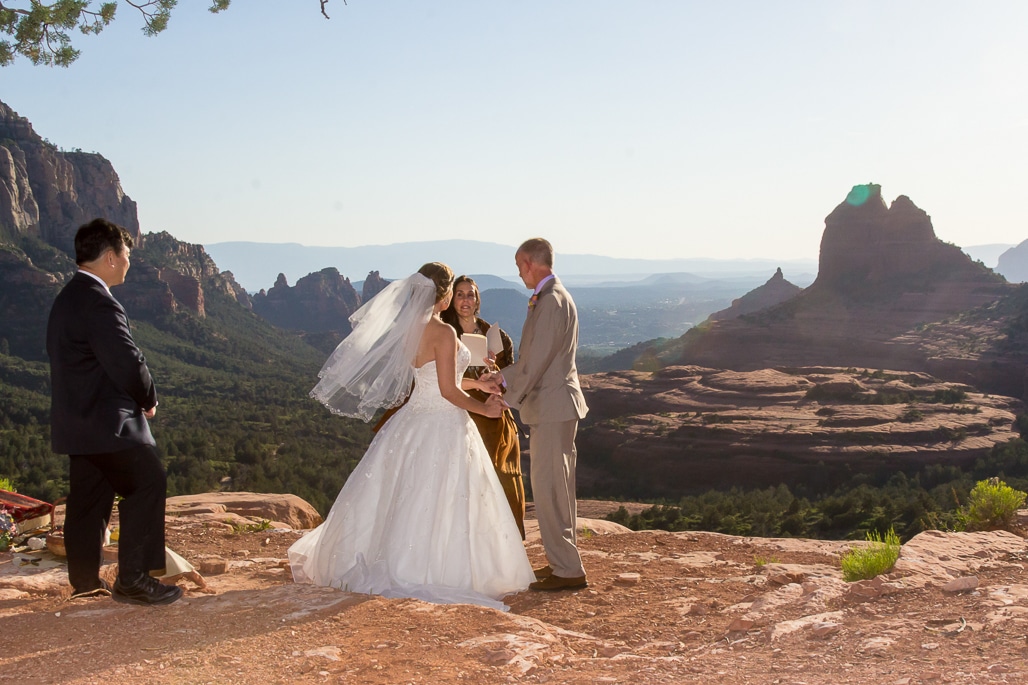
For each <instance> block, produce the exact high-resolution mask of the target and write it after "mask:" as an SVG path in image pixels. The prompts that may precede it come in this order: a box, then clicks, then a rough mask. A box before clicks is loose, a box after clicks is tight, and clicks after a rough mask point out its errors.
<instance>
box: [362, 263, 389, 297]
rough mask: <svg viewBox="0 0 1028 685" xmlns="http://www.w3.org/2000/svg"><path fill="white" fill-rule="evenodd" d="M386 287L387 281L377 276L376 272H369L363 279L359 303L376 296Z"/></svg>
mask: <svg viewBox="0 0 1028 685" xmlns="http://www.w3.org/2000/svg"><path fill="white" fill-rule="evenodd" d="M387 285H389V281H387V280H386V279H384V278H382V277H381V276H379V274H378V272H377V271H372V272H370V273H369V274H368V277H367V278H365V279H364V287H363V288H362V289H361V303H364V302H367V301H368V300H370V299H371V298H373V297H374V296H375V295H378V294H379V293H380V292H382V289H383V288H385V287H386V286H387Z"/></svg>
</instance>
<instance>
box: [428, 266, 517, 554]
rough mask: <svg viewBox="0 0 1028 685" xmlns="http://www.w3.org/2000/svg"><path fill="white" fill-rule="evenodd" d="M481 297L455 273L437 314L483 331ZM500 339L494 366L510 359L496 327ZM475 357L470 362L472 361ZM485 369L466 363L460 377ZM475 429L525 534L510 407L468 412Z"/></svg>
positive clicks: (463, 328) (464, 328) (461, 330)
mask: <svg viewBox="0 0 1028 685" xmlns="http://www.w3.org/2000/svg"><path fill="white" fill-rule="evenodd" d="M481 305H482V301H481V298H480V297H479V294H478V285H477V284H476V283H475V281H473V280H472V279H471V278H469V277H467V276H458V277H457V279H456V280H455V281H454V282H453V300H452V301H451V302H450V306H449V308H447V309H446V310H444V311H443V312H442V315H441V318H442V320H443V321H445V322H446V323H448V324H450V325H451V326H453V328H454V330H456V331H457V337H458V338H460V337H461V336H463V335H464V334H465V333H478V334H481V335H485V334H486V331H488V330H489V324H488V323H486V322H485V321H484V320H482V319H481V318H479V316H478V313H479V310H480V309H481ZM500 339H501V340H502V341H503V351H502V352H500V353H499V354H497V355H496V362H495V363H496V366H497V367H499V368H501V369H502V368H504V367H505V366H508V365H510V364H512V363H513V362H514V343H513V341H511V339H510V336H509V335H507V334H506V333H505V332H504V331H502V330H501V331H500ZM475 362H476V360H474V359H473V360H472V361H471V363H472V364H475ZM485 371H486V369H485V367H483V366H469V367H468V370H467V371H466V372H465V373H464V377H465V378H468V379H472V380H477V379H478V377H479V376H480V375H481V374H482V373H484V372H485ZM465 391H466V392H467V393H468V394H469V395H471V396H472V397H474V398H475V399H478V400H480V401H483V402H484V401H485V398H487V397H488V395H487V394H486V393H484V392H482V391H481V390H476V389H473V388H465ZM471 418H472V419H473V420H474V422H475V425H476V426H478V432H479V433H480V434H481V436H482V442H484V443H485V448H486V451H487V452H489V456H490V457H491V458H492V461H493V467H494V468H495V469H496V475H497V477H499V479H500V485H502V486H503V492H504V493H505V494H506V495H507V502H508V503H509V504H510V509H511V511H512V512H513V513H514V520H515V521H516V522H517V524H518V530H520V531H521V538H522V539H524V537H525V484H524V481H523V480H522V477H521V446H520V444H519V443H518V426H517V424H516V423H515V422H514V414H513V413H512V412H511V410H510V409H507V410H506V411H504V412H503V415H502V416H500V417H499V418H497V419H493V418H489V417H487V416H481V415H479V414H474V413H472V414H471Z"/></svg>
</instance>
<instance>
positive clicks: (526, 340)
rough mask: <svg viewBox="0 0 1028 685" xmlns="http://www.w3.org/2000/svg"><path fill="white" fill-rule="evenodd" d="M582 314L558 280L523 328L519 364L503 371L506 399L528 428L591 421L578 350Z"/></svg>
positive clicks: (546, 287) (548, 287) (546, 289)
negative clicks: (580, 373)
mask: <svg viewBox="0 0 1028 685" xmlns="http://www.w3.org/2000/svg"><path fill="white" fill-rule="evenodd" d="M577 347H578V310H577V309H576V308H575V301H574V300H572V299H571V295H570V293H568V291H567V290H565V289H564V286H563V285H561V283H560V279H558V278H557V277H556V276H554V277H553V278H552V279H551V280H550V281H549V282H547V283H546V284H545V285H544V286H543V288H542V290H541V291H539V298H538V300H537V301H536V303H535V306H534V307H532V309H531V310H530V311H529V312H528V316H527V318H526V319H525V325H524V327H523V328H522V329H521V344H520V346H519V347H518V360H517V362H515V363H514V364H512V365H510V366H508V367H507V368H505V369H504V370H503V378H504V380H505V382H506V383H507V392H506V394H505V395H504V400H506V401H507V403H508V404H510V405H511V406H512V407H514V408H515V409H517V410H518V412H519V413H520V414H521V419H522V421H524V422H525V423H527V424H528V425H532V424H539V423H550V422H558V421H572V420H576V419H582V418H585V415H586V412H587V411H589V409H588V407H586V405H585V397H584V396H583V395H582V388H581V387H580V386H579V384H578V368H577V367H576V365H575V350H576V348H577Z"/></svg>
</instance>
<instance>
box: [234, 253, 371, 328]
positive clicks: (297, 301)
mask: <svg viewBox="0 0 1028 685" xmlns="http://www.w3.org/2000/svg"><path fill="white" fill-rule="evenodd" d="M360 303H361V301H360V297H359V296H358V295H357V291H356V290H355V289H354V287H353V286H352V285H351V284H350V279H349V278H345V277H344V276H342V275H341V274H340V273H339V271H338V270H337V269H336V268H335V267H328V268H326V269H322V270H321V271H318V272H316V273H312V274H308V275H306V276H304V277H303V278H301V279H300V280H298V281H297V282H296V286H295V287H290V286H289V283H288V281H287V280H286V277H285V275H284V274H279V275H278V279H277V280H276V281H275V285H274V286H272V287H271V289H270V290H268V291H266V292H265V291H264V290H261V291H260V292H259V293H257V294H256V295H255V296H254V297H253V310H254V312H256V313H257V314H258V315H260V316H261V317H262V318H264V319H266V320H267V321H269V322H271V323H273V324H275V325H276V326H280V327H282V328H288V329H291V330H297V331H307V332H312V333H323V332H336V333H341V334H343V335H346V334H347V333H349V332H350V330H351V329H350V321H349V319H350V315H351V314H353V313H354V312H355V311H357V309H358V308H359V307H360Z"/></svg>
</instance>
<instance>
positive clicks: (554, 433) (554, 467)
mask: <svg viewBox="0 0 1028 685" xmlns="http://www.w3.org/2000/svg"><path fill="white" fill-rule="evenodd" d="M514 261H515V263H516V264H517V266H518V275H520V276H521V280H522V281H524V282H525V287H526V288H532V289H533V291H534V292H533V294H532V297H531V298H530V299H529V304H528V308H529V309H528V317H527V318H526V319H525V325H524V327H523V328H522V330H521V345H520V347H519V348H518V361H517V362H515V363H514V364H512V365H510V366H508V367H507V368H505V369H504V370H503V379H504V382H505V384H506V387H507V392H506V394H505V395H504V399H505V400H507V402H508V403H509V404H510V405H511V406H512V407H514V408H515V409H517V410H518V411H519V412H520V414H521V419H522V421H524V422H525V424H527V426H528V432H529V440H530V445H531V455H532V462H531V482H532V498H533V500H534V502H535V513H536V518H537V519H538V521H539V533H540V535H541V536H542V541H543V548H544V549H545V550H546V559H547V561H549V564H548V565H546V566H544V567H543V568H541V569H537V570H536V572H535V576H536V582H534V583H532V585H531V588H532V589H533V590H565V589H568V590H571V589H577V588H584V587H586V586H587V582H586V579H585V568H584V567H583V566H582V557H581V555H579V553H578V547H577V546H576V544H575V525H576V518H577V502H576V501H575V460H576V451H575V434H576V433H577V432H578V421H579V419H582V418H584V417H585V414H586V412H587V411H588V408H587V407H586V406H585V397H583V395H582V389H581V388H580V387H579V385H578V369H577V368H576V367H575V349H576V348H577V347H578V310H577V309H575V302H574V300H572V299H571V295H570V294H569V293H568V291H567V290H565V289H564V286H563V285H561V283H560V280H559V279H558V278H557V277H556V276H555V275H554V274H553V246H552V245H550V243H549V242H547V241H545V240H543V239H542V238H532V239H531V240H526V241H525V242H524V243H522V245H521V247H519V248H518V251H517V253H516V254H515V255H514Z"/></svg>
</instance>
